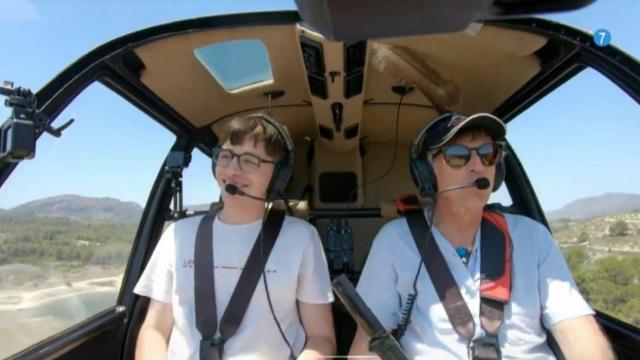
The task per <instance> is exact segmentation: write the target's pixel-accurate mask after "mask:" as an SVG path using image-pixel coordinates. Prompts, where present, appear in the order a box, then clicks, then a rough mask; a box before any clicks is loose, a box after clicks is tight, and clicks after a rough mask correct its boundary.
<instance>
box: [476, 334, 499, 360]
mask: <svg viewBox="0 0 640 360" xmlns="http://www.w3.org/2000/svg"><path fill="white" fill-rule="evenodd" d="M469 359H471V360H500V359H502V352H501V351H500V344H499V343H498V337H497V336H482V337H479V338H476V339H473V340H471V343H470V344H469Z"/></svg>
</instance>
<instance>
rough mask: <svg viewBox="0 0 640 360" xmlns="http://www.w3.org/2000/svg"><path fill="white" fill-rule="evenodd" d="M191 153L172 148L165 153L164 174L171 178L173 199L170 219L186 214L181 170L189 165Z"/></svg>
mask: <svg viewBox="0 0 640 360" xmlns="http://www.w3.org/2000/svg"><path fill="white" fill-rule="evenodd" d="M190 162H191V154H187V153H185V152H184V151H180V150H172V151H170V152H169V155H167V160H166V162H165V167H164V173H165V176H166V177H167V178H169V179H171V192H172V194H173V195H172V199H173V211H172V212H171V218H172V219H180V218H182V217H184V216H185V215H186V211H185V210H184V208H183V204H182V170H183V169H184V168H186V167H188V166H189V163H190Z"/></svg>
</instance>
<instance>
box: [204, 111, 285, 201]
mask: <svg viewBox="0 0 640 360" xmlns="http://www.w3.org/2000/svg"><path fill="white" fill-rule="evenodd" d="M246 118H247V119H251V118H259V119H262V120H264V121H265V122H266V123H267V124H269V125H270V126H272V127H273V128H274V129H275V130H276V131H277V132H278V135H279V136H280V138H281V139H282V141H283V142H284V145H285V147H286V148H287V149H286V150H287V152H286V154H285V155H284V156H283V157H282V158H281V159H280V160H278V162H277V163H276V164H275V168H274V169H273V175H272V176H271V181H270V182H269V186H268V187H267V197H266V199H267V201H273V200H276V199H278V197H280V196H281V195H282V194H283V193H284V190H285V189H286V188H287V185H289V181H290V180H291V175H292V174H293V140H292V139H291V136H290V135H289V132H288V131H287V129H286V128H285V127H284V126H282V125H280V123H279V122H278V121H277V120H276V119H274V118H273V117H271V116H269V115H266V114H262V113H256V114H251V115H248V116H247V117H246ZM221 146H222V144H220V142H218V143H217V144H216V145H215V146H214V147H213V152H212V153H211V160H212V161H211V170H212V171H213V176H214V177H215V176H216V162H217V160H218V155H219V154H220V150H221Z"/></svg>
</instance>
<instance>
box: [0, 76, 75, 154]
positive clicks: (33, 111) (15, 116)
mask: <svg viewBox="0 0 640 360" xmlns="http://www.w3.org/2000/svg"><path fill="white" fill-rule="evenodd" d="M0 95H2V96H6V97H7V98H6V99H5V100H4V105H5V106H6V107H9V108H11V115H10V116H9V118H8V119H7V121H5V122H4V124H2V127H1V128H0V163H1V162H5V161H7V162H14V163H16V162H20V161H22V160H25V159H33V157H34V156H35V154H36V140H37V139H38V136H39V135H40V134H41V133H42V132H46V133H48V134H51V135H53V136H55V137H60V136H62V131H64V130H65V129H66V128H68V127H69V126H70V125H71V124H72V123H73V119H70V120H69V121H67V122H66V123H64V124H63V125H62V126H60V127H58V128H54V127H52V126H51V125H49V121H48V120H47V119H46V118H45V117H44V116H43V115H42V114H38V112H37V107H36V105H37V101H36V96H35V95H34V94H33V93H32V92H31V90H29V89H27V88H23V87H20V86H18V87H14V86H13V82H11V81H4V82H3V83H2V85H0Z"/></svg>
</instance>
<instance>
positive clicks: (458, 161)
mask: <svg viewBox="0 0 640 360" xmlns="http://www.w3.org/2000/svg"><path fill="white" fill-rule="evenodd" d="M503 147H504V144H502V143H498V142H491V143H486V144H482V145H480V146H478V147H475V148H472V147H468V146H465V145H460V144H453V145H446V146H443V147H441V148H439V149H436V150H435V151H433V152H432V153H431V159H430V160H433V157H435V156H436V155H438V154H442V156H443V157H444V161H445V162H446V163H447V164H449V166H451V167H452V168H455V169H459V168H461V167H463V166H465V165H467V164H468V163H469V160H471V152H472V151H475V152H476V154H478V157H480V161H482V164H483V165H484V166H493V165H495V164H496V163H497V162H498V160H499V159H500V157H501V156H502V149H503Z"/></svg>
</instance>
